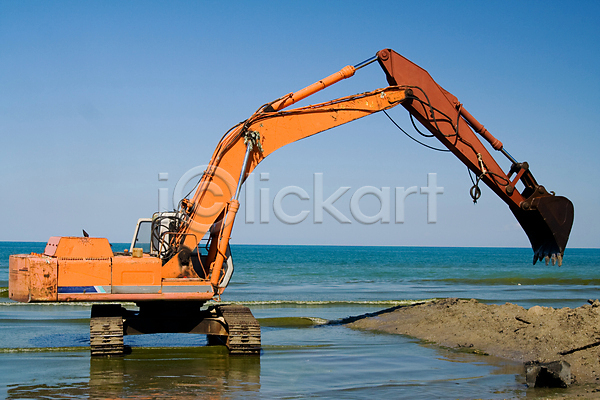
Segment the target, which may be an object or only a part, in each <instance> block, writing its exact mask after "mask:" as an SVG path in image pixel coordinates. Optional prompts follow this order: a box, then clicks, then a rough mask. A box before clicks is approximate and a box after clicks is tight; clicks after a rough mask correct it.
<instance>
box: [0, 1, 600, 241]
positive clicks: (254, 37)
mask: <svg viewBox="0 0 600 400" xmlns="http://www.w3.org/2000/svg"><path fill="white" fill-rule="evenodd" d="M599 12H600V3H597V2H577V1H575V2H569V3H566V2H560V1H544V2H542V1H539V2H536V1H532V2H522V1H501V2H500V1H499V2H491V1H490V2H487V1H486V2H481V1H473V2H438V1H433V2H401V1H387V2H386V1H369V2H333V1H332V2H322V1H319V2H317V1H314V2H312V1H303V2H278V1H273V2H269V1H263V2H260V3H258V2H257V3H251V2H202V1H195V2H192V1H179V2H178V1H169V2H167V1H129V2H120V1H102V2H100V1H98V2H80V1H72V2H71V1H53V2H48V1H19V2H16V1H6V0H0V93H1V96H0V140H1V146H0V168H1V170H2V178H3V179H2V181H3V182H2V195H1V196H0V208H1V209H2V210H3V211H4V216H3V220H4V227H5V229H3V230H2V232H1V233H0V240H24V241H25V240H31V241H45V240H47V238H48V237H49V236H71V235H73V236H75V235H80V234H81V229H82V228H83V229H86V231H88V232H89V233H90V234H91V235H92V236H100V237H108V238H109V239H110V240H111V241H112V242H122V241H129V240H130V239H131V235H132V233H133V228H134V225H135V222H136V221H137V219H138V218H140V217H147V216H150V215H151V214H152V213H153V212H154V211H155V210H156V208H157V202H158V200H157V193H158V189H159V188H165V187H166V188H168V189H169V190H172V189H173V188H174V186H175V184H176V182H177V180H178V179H179V177H180V176H182V175H183V173H185V172H186V171H187V170H189V169H190V168H193V167H195V166H197V165H202V164H205V163H206V162H208V160H209V158H210V155H211V154H212V151H213V149H214V148H215V146H216V144H217V142H218V140H219V138H220V137H221V136H222V134H223V133H224V132H225V131H226V130H227V129H228V128H229V127H231V126H232V125H234V124H235V123H237V122H239V121H241V120H243V119H245V118H247V117H248V116H249V115H250V114H251V113H252V112H253V111H254V110H255V109H256V108H257V107H258V106H260V105H262V104H264V103H265V102H267V101H270V100H273V99H275V98H277V97H279V96H281V95H283V94H286V93H289V92H291V91H295V90H298V89H300V88H302V87H304V86H307V85H309V84H311V83H313V82H315V81H317V80H319V79H321V78H323V77H325V76H327V75H329V74H331V73H333V72H335V71H337V70H339V69H340V68H342V67H344V66H345V65H348V64H352V65H353V64H357V63H358V62H360V61H362V60H364V59H367V58H369V57H371V56H372V55H374V54H375V53H376V52H377V51H378V50H380V49H383V48H392V49H394V50H396V51H397V52H398V53H400V54H402V55H404V56H405V57H407V58H409V59H410V60H412V61H413V62H415V63H417V64H419V65H420V66H422V67H423V68H425V69H426V70H428V71H429V73H430V74H431V75H432V77H433V78H434V79H435V80H436V81H437V82H438V83H439V84H440V85H441V86H443V87H444V88H445V89H447V90H448V91H450V92H451V93H453V94H454V95H455V96H457V97H458V98H459V100H460V101H461V102H462V103H463V104H464V105H465V107H466V108H467V109H468V110H469V111H470V112H471V113H472V114H473V115H474V116H475V117H476V118H477V119H479V121H481V122H482V123H483V124H484V125H485V126H486V128H488V129H489V131H490V132H492V134H494V135H495V136H496V137H498V138H499V139H500V140H501V141H502V142H503V143H504V145H505V148H506V149H507V150H508V151H509V152H510V153H511V154H512V155H513V156H514V157H516V158H517V159H518V160H520V161H528V162H529V164H530V166H531V169H532V171H533V173H534V175H535V176H536V178H537V180H538V182H540V183H541V184H543V185H545V186H546V188H547V189H549V190H554V191H555V192H556V193H557V194H561V195H564V196H566V197H568V198H570V199H571V200H572V201H573V203H574V205H575V224H574V228H573V232H572V235H571V240H570V243H569V244H570V246H573V247H599V245H600V243H599V237H600V235H598V226H599V224H600V218H599V217H600V211H599V210H598V209H597V207H598V205H600V190H599V189H598V183H599V182H600V179H599V178H600V173H599V170H600V168H599V166H600V161H599V158H598V149H599V148H600V146H599V141H600V138H599V135H598V126H599V125H600V124H599V122H600V117H599V115H598V110H599V109H600V95H599V93H600V84H599V83H600V78H599V74H598V71H600V50H599V49H600V45H599V42H600V28H599V25H598V23H597V16H598V15H599V14H600V13H599ZM384 86H386V82H385V78H384V75H383V73H382V72H381V70H380V69H379V67H378V66H377V65H376V64H373V65H371V66H369V67H367V68H365V69H362V70H360V71H359V72H358V73H357V75H356V76H355V77H353V78H352V79H349V80H346V81H343V82H340V83H339V84H337V85H335V86H334V87H331V88H329V89H327V90H325V91H323V92H321V93H319V94H317V95H316V96H314V98H311V99H310V101H304V102H303V103H302V104H309V103H314V102H320V101H325V100H328V99H331V98H337V97H341V96H345V95H350V94H354V93H359V92H364V91H367V90H372V89H375V88H379V87H384ZM392 116H393V117H394V118H395V119H396V120H397V121H398V122H399V123H400V124H401V125H402V126H403V127H405V128H410V129H409V130H412V128H411V127H410V122H409V120H408V118H407V115H406V112H405V111H404V110H402V109H400V108H397V109H395V110H394V111H393V112H392ZM429 144H432V145H436V144H437V143H431V142H429ZM496 154H497V153H496ZM497 158H498V160H499V161H500V162H501V165H503V166H504V167H505V168H508V167H509V165H508V163H507V162H505V161H504V159H503V157H502V156H501V155H498V157H497ZM159 172H167V173H169V180H168V181H166V182H159V181H158V179H157V178H158V173H159ZM261 172H263V173H264V172H268V173H269V180H268V181H260V180H259V179H258V176H257V177H256V181H255V194H256V195H257V196H258V195H259V193H260V189H261V188H262V189H269V193H270V196H271V199H272V197H273V196H274V194H275V193H277V192H278V191H279V190H280V189H281V188H284V187H286V186H289V185H295V186H299V187H301V188H304V189H305V190H306V191H307V192H308V193H309V195H310V196H313V175H314V173H323V180H324V192H325V195H326V196H328V195H329V194H331V193H333V192H334V191H335V190H336V189H337V188H338V187H351V189H350V190H349V192H348V193H347V194H345V195H344V196H343V197H342V198H340V200H339V201H338V202H336V203H335V204H336V206H337V208H338V209H340V211H341V212H343V213H344V214H345V215H347V216H349V217H351V215H350V211H349V208H348V207H349V202H350V197H351V195H352V193H354V192H356V190H358V189H359V188H360V187H363V186H367V185H368V186H374V187H378V188H381V187H390V188H391V192H392V193H393V192H394V188H395V187H411V186H418V187H420V186H426V185H427V174H428V173H436V174H437V180H438V185H439V186H443V187H444V193H443V194H442V195H439V196H438V202H437V203H438V204H437V207H438V208H437V214H438V221H437V223H435V224H428V223H427V216H426V204H427V201H426V196H424V195H420V194H415V195H412V196H410V197H408V198H407V200H406V203H405V208H406V209H405V212H406V218H405V222H404V223H403V224H395V223H393V214H392V223H389V224H381V223H375V224H371V225H364V224H361V223H358V222H357V221H355V220H352V223H351V224H340V223H338V222H337V221H336V220H334V219H333V218H331V217H330V216H328V215H327V214H326V215H325V218H324V222H323V223H322V224H314V223H312V220H313V214H312V213H314V210H313V209H312V208H311V204H312V203H311V201H302V200H300V199H298V198H294V197H293V196H290V197H288V198H286V202H285V203H284V206H285V208H286V210H287V211H288V213H289V214H295V213H297V212H299V211H300V210H304V209H306V210H308V211H310V212H311V215H310V217H309V218H307V220H305V221H304V222H302V223H300V224H296V225H287V224H284V223H281V222H279V221H278V220H277V218H275V216H274V215H273V214H272V212H273V211H272V210H270V213H271V215H270V222H269V223H268V224H260V223H259V222H258V218H257V221H255V223H253V224H250V223H246V222H245V219H246V217H245V214H244V212H242V213H241V214H240V215H239V217H238V221H237V222H236V227H235V229H234V235H233V238H232V241H233V242H234V243H275V244H350V245H360V244H365V245H420V246H519V247H527V246H529V243H528V241H527V238H526V236H525V235H524V233H522V231H521V229H520V227H518V225H517V223H516V221H515V220H514V218H513V216H512V214H511V213H510V211H509V210H508V207H506V205H504V203H502V201H501V200H499V199H498V198H497V197H496V196H495V195H494V194H493V193H492V192H491V191H490V190H488V189H487V188H485V189H484V190H483V196H482V198H481V199H480V201H479V202H478V204H477V205H473V203H472V201H471V200H470V197H469V194H468V191H469V188H470V186H471V182H470V180H469V177H468V175H467V172H466V168H465V167H464V166H463V165H462V164H461V163H460V162H459V161H458V160H457V159H456V158H455V157H454V156H452V155H449V154H440V153H438V152H434V151H430V150H427V149H425V148H423V147H421V146H419V145H418V144H416V143H414V142H412V141H411V140H410V139H408V138H406V137H405V136H403V135H402V134H401V133H400V132H398V130H397V129H396V128H394V127H393V126H392V125H391V123H390V122H389V121H388V120H387V118H386V117H385V116H384V115H380V114H377V115H373V116H370V117H367V118H365V119H363V120H360V121H357V122H354V123H352V124H349V125H347V126H344V127H339V128H336V129H334V130H332V131H329V132H325V133H323V134H321V135H319V136H317V137H313V138H309V139H307V140H303V141H301V142H299V143H296V144H292V145H290V146H288V147H286V148H283V149H281V150H280V151H278V152H276V153H275V154H273V155H272V156H269V158H268V159H267V160H265V162H263V163H262V164H261V165H260V166H259V168H258V169H257V170H256V173H257V174H260V173H261ZM393 201H394V198H393V197H392V198H391V202H392V204H393ZM254 202H255V206H256V208H255V213H256V214H257V215H258V213H259V211H260V210H259V208H258V204H259V202H260V199H259V198H258V197H256V198H255V199H254ZM361 204H363V207H364V210H365V212H366V213H367V212H370V211H369V210H373V209H376V208H377V207H378V203H377V202H376V200H374V198H373V197H372V196H367V197H365V198H363V203H361ZM242 209H244V207H242Z"/></svg>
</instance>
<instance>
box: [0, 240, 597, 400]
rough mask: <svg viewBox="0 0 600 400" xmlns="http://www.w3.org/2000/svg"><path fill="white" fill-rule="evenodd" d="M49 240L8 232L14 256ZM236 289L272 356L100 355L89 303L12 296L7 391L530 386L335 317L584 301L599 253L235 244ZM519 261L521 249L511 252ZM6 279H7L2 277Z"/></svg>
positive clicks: (507, 390) (211, 350) (369, 393)
mask: <svg viewBox="0 0 600 400" xmlns="http://www.w3.org/2000/svg"><path fill="white" fill-rule="evenodd" d="M43 247H44V244H43V243H42V244H39V243H34V244H23V243H20V244H15V243H7V242H4V243H1V242H0V281H6V280H7V279H8V271H7V267H8V255H9V254H11V253H18V252H26V253H27V252H30V251H42V250H43ZM233 250H234V257H235V262H236V273H235V275H234V277H233V280H232V283H231V285H230V287H229V288H228V289H227V291H226V292H225V294H224V296H223V300H224V301H239V302H246V303H247V304H248V305H249V306H250V307H251V309H252V311H253V313H254V315H255V316H256V317H257V318H259V320H260V322H261V326H262V329H261V330H262V343H263V351H262V354H261V356H260V357H230V356H229V355H228V354H227V352H226V351H225V349H224V348H222V347H218V346H215V347H208V346H206V338H205V337H204V336H202V335H184V334H161V335H146V336H131V337H125V342H126V344H127V345H129V346H131V348H132V352H131V354H129V355H127V356H125V357H122V358H114V359H91V358H90V356H89V350H88V347H87V346H88V345H89V312H90V305H89V304H79V305H23V304H18V303H14V302H12V301H10V300H8V299H7V298H0V397H4V398H10V399H25V398H35V399H37V398H51V399H54V398H56V399H58V398H75V399H77V398H172V397H180V398H197V397H201V396H203V397H208V398H218V399H221V398H227V399H234V398H245V397H250V398H307V397H318V398H355V399H365V398H372V397H374V396H377V397H384V398H411V399H414V398H416V399H419V398H424V399H425V398H426V399H430V398H448V399H450V398H453V399H455V398H461V399H464V398H492V399H495V398H525V397H527V398H529V397H537V396H538V395H539V396H542V395H547V394H548V393H547V392H544V393H542V392H540V391H536V390H528V389H527V388H526V386H525V384H524V378H523V370H522V366H521V365H519V364H517V363H513V362H510V361H506V360H501V359H497V358H494V357H490V356H483V355H477V354H468V353H461V352H457V351H453V350H448V349H443V348H439V347H437V346H435V345H432V344H427V343H423V342H421V341H418V340H415V339H412V338H408V337H405V336H400V335H388V334H378V333H373V332H362V331H354V330H351V329H348V328H346V327H344V326H341V325H339V324H338V325H336V324H324V323H325V322H327V321H336V320H339V319H342V318H346V317H348V316H356V315H361V314H365V313H372V312H376V311H379V310H381V309H385V308H388V307H392V306H394V305H397V304H400V303H401V302H402V300H403V299H428V298H434V297H464V298H478V299H480V300H482V301H485V302H488V303H504V302H507V301H510V302H513V303H517V304H520V305H522V306H525V307H530V306H532V305H535V304H539V305H544V306H553V307H564V306H569V307H577V306H580V305H582V304H584V303H585V302H586V300H587V299H588V298H598V297H600V296H598V293H600V292H599V291H598V289H599V288H600V271H599V268H598V266H599V265H600V251H599V250H587V249H586V250H580V249H570V250H569V251H568V254H567V257H566V258H565V265H563V267H561V268H558V267H552V266H548V267H546V266H545V265H543V264H542V265H541V266H540V265H536V266H531V265H529V257H530V251H529V250H526V249H440V248H385V247H383V248H371V247H369V248H362V247H358V248H355V247H321V246H234V248H233ZM509 260H516V261H509ZM0 286H4V287H5V285H2V282H0Z"/></svg>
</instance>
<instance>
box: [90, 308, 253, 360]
mask: <svg viewBox="0 0 600 400" xmlns="http://www.w3.org/2000/svg"><path fill="white" fill-rule="evenodd" d="M163 306H164V305H161V307H158V308H151V309H149V310H148V309H147V310H146V312H144V313H134V312H131V311H128V310H125V309H124V308H121V306H120V305H118V304H96V305H94V306H92V317H91V318H90V350H91V355H92V356H122V355H123V353H124V350H125V347H124V345H123V335H124V334H147V333H161V332H173V333H177V332H179V333H200V334H207V335H208V342H209V344H220V345H225V346H226V347H227V349H228V350H229V354H233V355H259V354H260V349H261V341H260V325H259V324H258V321H257V320H256V318H254V315H252V312H251V311H250V309H249V308H248V307H244V306H239V305H231V304H226V305H219V306H214V307H212V308H210V309H208V310H205V311H200V312H196V311H193V309H194V308H195V307H192V308H190V310H187V311H185V312H182V308H181V307H183V306H182V305H177V304H173V305H169V307H168V308H166V309H165V308H164V307H163ZM198 307H199V306H198ZM165 310H167V311H169V312H165ZM175 311H180V314H182V315H180V316H178V315H175V314H176V313H175ZM124 319H125V320H126V323H124ZM190 322H191V323H190Z"/></svg>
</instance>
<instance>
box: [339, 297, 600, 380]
mask: <svg viewBox="0 0 600 400" xmlns="http://www.w3.org/2000/svg"><path fill="white" fill-rule="evenodd" d="M590 303H591V304H586V305H584V306H582V307H578V308H575V309H571V308H561V309H553V308H550V307H540V306H535V307H531V308H530V309H529V310H526V309H525V308H523V307H521V306H518V305H515V304H510V303H506V304H504V305H486V304H482V303H479V302H478V301H477V300H474V299H472V300H458V299H444V300H436V301H433V302H428V303H424V304H417V305H413V306H404V307H396V308H394V309H390V310H387V311H386V312H381V313H378V315H376V316H370V317H366V318H361V319H357V320H356V321H354V322H351V323H349V324H348V325H349V326H350V327H352V328H358V329H368V330H376V331H383V332H388V333H398V334H403V335H409V336H413V337H416V338H419V339H424V340H428V341H432V342H435V343H438V344H439V345H442V346H446V347H452V348H470V349H473V351H474V352H478V351H479V352H483V353H487V354H491V355H495V356H499V357H504V358H508V359H512V360H516V361H522V362H527V361H541V362H549V361H560V360H564V361H567V362H568V363H569V364H571V372H572V375H573V378H574V382H575V383H579V384H591V383H600V301H598V300H596V301H593V302H592V301H590Z"/></svg>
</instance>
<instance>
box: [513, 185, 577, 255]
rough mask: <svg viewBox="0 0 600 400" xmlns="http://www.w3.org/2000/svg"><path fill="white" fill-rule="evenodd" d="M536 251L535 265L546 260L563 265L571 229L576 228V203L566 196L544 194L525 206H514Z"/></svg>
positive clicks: (518, 218) (514, 212) (515, 213)
mask: <svg viewBox="0 0 600 400" xmlns="http://www.w3.org/2000/svg"><path fill="white" fill-rule="evenodd" d="M511 210H512V212H513V214H514V215H515V217H516V218H517V221H519V224H521V226H522V227H523V230H524V231H525V233H526V234H527V236H528V237H529V241H530V242H531V247H532V248H533V264H534V265H535V263H536V262H537V261H538V260H542V259H545V260H546V265H547V264H548V263H549V261H550V260H552V265H554V264H555V263H556V262H558V266H560V265H561V264H562V258H563V255H564V251H565V247H566V246H567V241H568V240H569V234H570V233H571V226H572V225H573V217H574V209H573V203H571V201H570V200H569V199H567V198H566V197H562V196H555V195H552V194H549V193H545V194H543V195H541V196H537V197H534V198H533V199H528V201H527V202H526V207H523V208H517V207H511Z"/></svg>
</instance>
